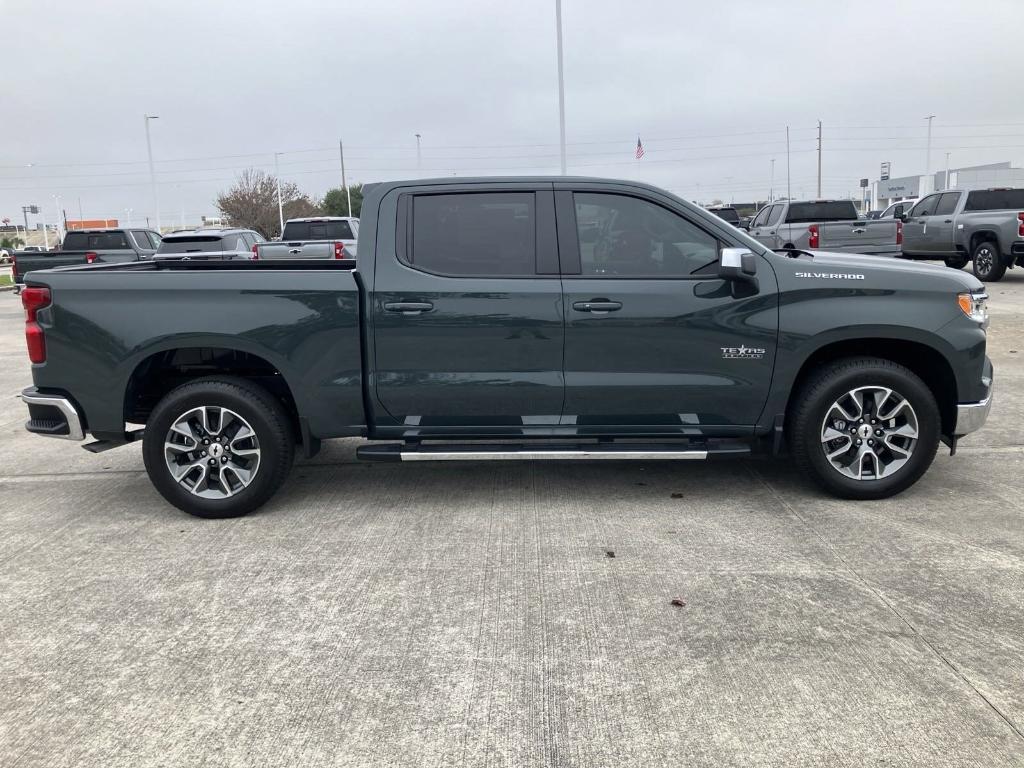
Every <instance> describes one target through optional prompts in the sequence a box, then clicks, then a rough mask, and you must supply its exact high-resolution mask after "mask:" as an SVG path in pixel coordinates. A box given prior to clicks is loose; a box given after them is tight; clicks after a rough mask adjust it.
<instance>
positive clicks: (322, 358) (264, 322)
mask: <svg viewBox="0 0 1024 768" xmlns="http://www.w3.org/2000/svg"><path fill="white" fill-rule="evenodd" d="M354 267H355V262H354V261H352V260H344V261H342V260H337V261H335V260H332V261H313V262H310V261H288V262H286V263H281V262H276V263H275V262H272V261H266V262H231V261H226V262H225V261H206V262H195V261H177V260H168V261H159V262H154V261H143V262H131V263H125V264H95V265H89V266H72V267H64V268H60V269H54V270H48V271H37V272H33V273H32V274H31V275H29V276H28V280H27V283H28V284H29V285H37V286H46V287H48V288H49V289H50V291H51V295H52V304H51V305H50V306H49V307H47V308H45V309H41V310H40V311H39V322H40V324H41V325H42V326H43V327H44V329H45V334H46V347H47V362H45V363H41V364H39V365H36V366H35V367H34V378H35V383H36V386H37V387H38V388H39V389H40V390H43V391H45V390H56V391H60V389H61V387H65V386H67V383H68V382H69V381H74V382H78V386H77V388H76V389H75V392H74V397H75V398H76V400H77V402H78V405H79V406H80V407H81V408H82V410H83V412H84V414H85V419H86V421H87V423H88V429H89V430H90V431H92V432H93V434H94V435H96V434H99V435H106V436H110V437H111V438H113V437H116V436H117V435H123V432H124V429H125V422H126V421H129V420H130V415H131V412H132V410H133V408H136V407H138V408H141V409H142V410H144V409H145V407H146V403H141V404H140V403H135V402H134V401H133V396H134V395H133V393H134V390H135V387H134V384H135V383H136V382H137V381H139V377H146V376H149V377H156V378H157V379H160V377H161V373H160V370H161V366H162V365H165V366H166V365H169V361H167V360H166V359H165V357H166V356H165V355H164V353H165V352H166V351H167V350H175V349H177V350H188V352H187V353H185V357H186V360H185V363H186V364H187V365H189V366H192V368H193V369H194V370H202V366H203V365H204V360H209V359H211V357H216V355H217V354H218V353H217V350H227V349H233V350H241V351H242V353H243V355H244V356H245V357H246V360H245V361H243V363H244V365H246V366H248V367H249V368H250V369H258V370H260V371H262V372H263V373H264V374H266V375H267V376H269V377H271V378H276V379H277V380H278V383H279V384H280V385H281V386H280V387H279V388H278V389H279V391H281V393H282V397H283V398H284V399H285V400H290V401H291V403H292V404H291V406H290V407H294V408H296V410H297V411H298V413H300V414H303V420H304V421H306V420H308V422H309V423H314V424H317V425H318V428H319V429H320V430H321V432H322V433H323V434H324V436H327V435H333V434H359V433H360V432H361V431H362V430H363V429H364V416H363V398H362V370H361V369H362V365H361V348H362V344H361V336H360V291H361V286H360V280H359V276H358V274H357V273H356V272H355V270H354ZM268 277H271V278H272V279H269V280H268ZM176 354H179V355H180V354H181V353H176ZM176 364H177V365H180V364H181V360H180V359H179V360H177V361H176ZM172 384H173V382H172V381H167V382H164V384H163V385H162V386H170V385H172Z"/></svg>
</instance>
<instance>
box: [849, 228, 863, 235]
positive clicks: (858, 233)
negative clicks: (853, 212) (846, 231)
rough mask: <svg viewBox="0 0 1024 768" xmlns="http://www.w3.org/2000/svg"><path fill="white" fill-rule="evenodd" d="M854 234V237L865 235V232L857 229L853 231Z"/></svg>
mask: <svg viewBox="0 0 1024 768" xmlns="http://www.w3.org/2000/svg"><path fill="white" fill-rule="evenodd" d="M852 234H854V235H863V234H864V230H863V229H860V228H859V227H858V228H857V229H854V230H853V233H852Z"/></svg>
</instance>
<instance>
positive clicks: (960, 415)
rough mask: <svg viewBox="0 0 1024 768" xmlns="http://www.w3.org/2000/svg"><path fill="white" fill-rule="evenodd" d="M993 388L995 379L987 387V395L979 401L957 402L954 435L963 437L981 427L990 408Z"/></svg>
mask: <svg viewBox="0 0 1024 768" xmlns="http://www.w3.org/2000/svg"><path fill="white" fill-rule="evenodd" d="M994 390H995V380H994V379H993V380H992V383H991V384H990V385H989V388H988V396H987V397H986V398H985V399H984V400H982V401H981V402H979V403H959V404H958V405H957V407H956V427H955V428H954V429H953V436H954V437H963V436H964V435H969V434H971V432H976V431H978V430H979V429H981V427H982V425H983V424H984V423H985V420H986V419H987V418H988V412H989V411H991V410H992V395H993V392H994Z"/></svg>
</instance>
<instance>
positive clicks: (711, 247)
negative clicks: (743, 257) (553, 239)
mask: <svg viewBox="0 0 1024 768" xmlns="http://www.w3.org/2000/svg"><path fill="white" fill-rule="evenodd" d="M555 189H556V192H555V195H556V208H557V211H558V234H559V251H560V256H561V258H562V272H563V275H562V283H563V289H564V295H565V303H564V312H565V408H564V412H563V415H562V423H563V425H565V426H571V427H573V428H574V429H575V431H576V432H577V433H578V434H583V435H585V434H588V433H603V434H608V433H614V432H622V433H628V434H643V433H650V434H677V435H679V434H682V435H700V434H720V435H721V434H748V433H749V431H750V428H751V425H753V424H754V423H755V422H756V421H757V418H758V416H759V415H760V413H761V410H762V408H763V407H764V403H765V400H766V398H767V395H768V388H769V385H770V382H771V373H772V366H773V363H774V359H775V348H776V334H777V329H778V293H777V284H776V282H775V276H774V273H773V272H772V270H771V268H770V266H769V265H768V264H767V263H766V262H765V261H763V260H761V262H760V269H759V272H758V279H759V282H760V285H759V289H758V290H757V291H753V290H751V291H748V292H744V291H740V292H739V293H738V294H736V295H734V288H735V287H736V286H735V285H734V284H732V283H729V282H726V281H724V280H721V279H719V278H718V277H717V276H716V275H717V262H718V255H719V252H720V249H721V248H722V247H723V243H724V242H726V241H727V240H728V239H729V236H728V235H727V234H725V233H724V232H722V231H720V230H719V231H716V229H715V228H714V227H711V226H708V224H707V223H706V222H703V221H702V220H700V219H699V218H697V217H693V218H691V217H690V216H688V215H687V214H688V212H687V211H686V210H685V209H683V208H681V207H680V206H678V204H676V203H675V202H674V201H672V200H671V199H670V198H665V197H661V196H659V195H657V194H656V193H652V192H648V191H646V190H643V191H638V190H637V189H636V188H634V187H629V186H625V185H624V186H623V187H621V188H610V187H609V186H608V185H601V186H595V187H592V188H589V189H588V188H587V186H586V185H582V186H581V185H572V186H569V185H561V184H557V183H556V184H555ZM735 244H737V245H738V244H739V243H735Z"/></svg>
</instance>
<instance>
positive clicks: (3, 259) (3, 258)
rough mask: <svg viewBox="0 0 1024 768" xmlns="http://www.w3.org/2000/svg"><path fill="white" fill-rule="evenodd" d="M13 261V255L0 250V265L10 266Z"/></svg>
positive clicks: (7, 251)
mask: <svg viewBox="0 0 1024 768" xmlns="http://www.w3.org/2000/svg"><path fill="white" fill-rule="evenodd" d="M12 261H14V254H12V253H11V252H10V251H9V250H7V249H6V248H0V264H10V263H11V262H12Z"/></svg>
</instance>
